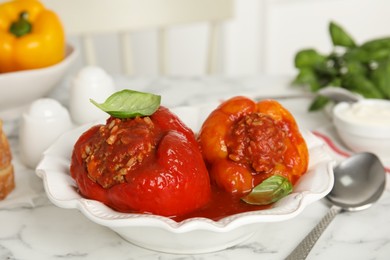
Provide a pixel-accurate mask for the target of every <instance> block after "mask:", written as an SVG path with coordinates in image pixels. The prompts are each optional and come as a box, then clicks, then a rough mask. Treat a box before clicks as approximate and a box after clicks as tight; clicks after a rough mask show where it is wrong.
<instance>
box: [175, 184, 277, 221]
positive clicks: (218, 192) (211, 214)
mask: <svg viewBox="0 0 390 260" xmlns="http://www.w3.org/2000/svg"><path fill="white" fill-rule="evenodd" d="M211 194H212V195H211V200H210V201H209V203H207V204H206V205H205V206H204V207H202V208H200V209H198V210H195V211H193V212H191V213H189V214H186V215H182V216H174V217H172V219H173V220H175V221H177V222H180V221H183V220H186V219H189V218H197V217H200V218H208V219H212V220H214V221H218V220H220V219H222V218H225V217H228V216H232V215H234V214H239V213H243V212H249V211H256V210H264V209H268V208H270V207H271V206H272V205H261V206H260V205H250V204H247V203H245V202H244V201H242V200H241V197H242V195H237V194H236V195H235V194H231V193H228V192H226V191H224V190H222V189H220V188H218V187H217V186H216V185H211Z"/></svg>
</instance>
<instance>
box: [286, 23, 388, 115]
mask: <svg viewBox="0 0 390 260" xmlns="http://www.w3.org/2000/svg"><path fill="white" fill-rule="evenodd" d="M329 33H330V38H331V40H332V43H333V47H334V48H333V50H332V52H331V53H330V54H327V55H326V54H322V53H319V52H318V51H316V50H315V49H304V50H301V51H299V52H298V53H297V54H296V55H295V60H294V62H295V67H296V68H297V69H298V74H297V75H296V77H295V79H294V81H293V84H294V85H300V86H308V87H309V88H310V91H311V92H317V91H318V90H319V89H321V88H324V87H327V86H332V87H340V88H345V89H347V90H349V91H352V92H355V93H358V94H360V95H362V96H363V97H365V98H378V99H390V37H388V38H380V39H374V40H370V41H367V42H365V43H363V44H360V45H359V44H357V43H356V42H355V40H354V39H353V38H352V37H351V36H350V35H349V34H348V33H347V32H346V31H345V30H344V29H343V28H342V27H340V26H339V25H337V24H336V23H334V22H331V23H330V24H329ZM329 101H330V100H329V99H328V98H327V97H324V96H321V95H317V96H316V98H315V99H314V100H313V102H312V103H311V105H310V107H309V110H310V111H315V110H320V109H322V108H323V107H324V106H325V105H326V104H327V103H328V102H329Z"/></svg>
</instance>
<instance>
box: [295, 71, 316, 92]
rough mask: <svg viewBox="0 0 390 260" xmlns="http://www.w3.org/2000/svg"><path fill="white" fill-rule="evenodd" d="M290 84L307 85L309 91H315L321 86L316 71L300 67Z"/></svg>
mask: <svg viewBox="0 0 390 260" xmlns="http://www.w3.org/2000/svg"><path fill="white" fill-rule="evenodd" d="M292 84H293V85H304V86H309V87H310V91H312V92H315V91H317V90H319V89H320V88H321V85H320V83H319V79H318V78H317V75H316V73H315V72H314V71H313V70H312V69H310V68H302V69H300V71H299V73H298V75H297V76H296V77H295V79H294V81H293V82H292Z"/></svg>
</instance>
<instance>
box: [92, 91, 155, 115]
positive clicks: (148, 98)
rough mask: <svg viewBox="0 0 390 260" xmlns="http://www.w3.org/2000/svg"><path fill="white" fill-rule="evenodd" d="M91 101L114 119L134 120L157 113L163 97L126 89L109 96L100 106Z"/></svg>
mask: <svg viewBox="0 0 390 260" xmlns="http://www.w3.org/2000/svg"><path fill="white" fill-rule="evenodd" d="M90 101H91V102H92V104H94V105H95V106H97V107H98V108H100V109H101V110H103V111H104V112H106V113H108V114H110V115H111V116H113V117H117V118H134V117H136V116H150V115H152V114H153V113H154V112H156V110H157V109H158V108H159V106H160V103H161V96H159V95H154V94H150V93H144V92H138V91H134V90H129V89H124V90H121V91H118V92H116V93H114V94H112V95H111V96H109V97H108V98H107V99H106V101H104V103H101V104H99V103H97V102H96V101H94V100H93V99H90Z"/></svg>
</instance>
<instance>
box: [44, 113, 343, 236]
mask: <svg viewBox="0 0 390 260" xmlns="http://www.w3.org/2000/svg"><path fill="white" fill-rule="evenodd" d="M180 109H181V108H177V109H171V110H172V111H173V112H177V111H179V114H180V113H181V112H180ZM188 109H190V110H191V109H198V108H197V107H183V111H184V112H183V113H182V114H183V115H186V114H187V113H188V112H189V110H188ZM176 114H178V113H176ZM179 117H180V116H179ZM180 118H181V119H182V118H185V117H180ZM186 118H190V117H186ZM92 125H94V123H91V124H86V125H83V126H80V127H77V128H76V129H73V130H70V131H69V132H67V133H65V134H63V135H62V136H61V137H60V138H59V139H57V141H56V142H55V143H53V144H52V145H51V146H50V147H49V148H48V149H47V150H46V151H45V152H44V154H43V158H42V160H41V161H40V163H39V165H38V166H37V168H36V174H37V175H38V176H39V177H40V178H42V179H43V183H44V188H45V191H46V193H47V196H48V198H49V199H50V201H51V202H52V203H53V204H55V205H56V206H58V207H61V208H77V209H78V210H80V211H81V212H82V213H83V214H84V215H85V216H86V217H87V218H88V219H90V220H92V221H93V222H95V223H98V224H101V225H103V226H107V227H111V228H118V227H156V228H163V229H165V230H168V231H169V232H173V233H185V232H191V231H195V230H208V231H212V232H228V231H231V230H234V229H236V228H238V227H240V226H244V225H248V224H255V223H264V222H277V221H284V220H288V219H291V218H293V217H295V216H297V215H298V214H299V213H301V212H302V211H303V210H304V208H305V207H306V206H307V205H309V204H311V203H313V202H315V201H318V200H320V199H322V198H323V197H324V196H325V195H326V194H328V193H329V191H330V190H331V188H332V187H333V182H334V178H333V166H334V163H335V162H334V160H333V159H332V158H331V157H330V155H329V154H328V153H327V151H326V149H325V144H324V143H323V142H322V140H320V139H318V138H317V137H315V136H314V135H313V134H312V133H311V132H309V131H304V130H301V133H302V135H303V136H304V138H305V140H306V142H307V144H308V147H309V154H310V162H309V169H308V172H307V173H306V174H305V175H303V176H302V177H301V179H300V180H299V182H298V183H297V184H296V185H295V187H294V191H293V192H292V193H291V194H289V195H288V196H286V197H285V198H283V199H281V200H280V201H278V202H277V203H276V204H274V206H273V207H272V208H270V209H265V210H257V211H251V212H245V213H239V214H235V215H232V216H228V217H225V218H223V219H220V220H218V221H214V220H211V219H207V218H201V217H196V218H189V219H186V220H183V221H181V222H176V221H174V220H172V219H170V218H169V217H164V216H158V215H149V214H136V213H121V212H117V211H114V210H113V209H111V208H109V207H107V206H106V205H104V204H103V203H101V202H99V201H95V200H90V199H86V198H83V197H82V196H81V195H80V194H79V193H78V192H77V188H76V184H75V181H74V180H73V179H72V178H71V177H70V175H69V165H70V155H71V152H72V149H73V145H74V143H75V141H76V140H77V139H78V137H79V136H80V135H81V133H83V132H84V131H85V130H87V129H89V128H90V127H91V126H92ZM193 129H194V128H193ZM314 173H317V174H314ZM309 178H310V179H309ZM307 181H308V183H304V182H307ZM310 183H316V184H315V185H317V186H318V187H317V188H318V190H310V189H308V188H307V187H306V188H305V185H306V186H307V185H309V186H310ZM300 186H303V188H301V187H300ZM301 189H302V190H301ZM63 192H65V193H63ZM281 209H283V210H284V211H283V212H282V213H280V210H281ZM278 211H279V213H278ZM115 231H116V232H118V230H115ZM118 233H119V232H118Z"/></svg>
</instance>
